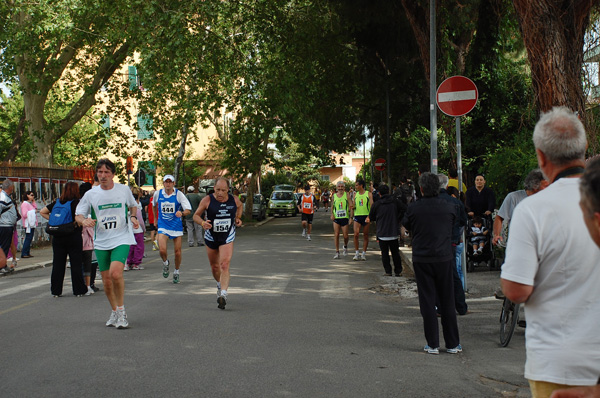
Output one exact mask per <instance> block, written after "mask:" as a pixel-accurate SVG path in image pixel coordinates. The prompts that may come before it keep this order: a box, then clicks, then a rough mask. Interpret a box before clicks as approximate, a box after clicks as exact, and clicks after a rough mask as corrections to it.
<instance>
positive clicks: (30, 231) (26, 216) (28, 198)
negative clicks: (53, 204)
mask: <svg viewBox="0 0 600 398" xmlns="http://www.w3.org/2000/svg"><path fill="white" fill-rule="evenodd" d="M36 210H37V204H36V203H35V194H34V193H33V191H27V192H25V200H24V201H23V203H21V217H22V221H23V230H24V231H25V240H24V241H23V248H22V249H21V258H31V257H33V256H32V255H31V242H32V241H33V235H34V234H35V227H37V217H36V214H35V212H36Z"/></svg>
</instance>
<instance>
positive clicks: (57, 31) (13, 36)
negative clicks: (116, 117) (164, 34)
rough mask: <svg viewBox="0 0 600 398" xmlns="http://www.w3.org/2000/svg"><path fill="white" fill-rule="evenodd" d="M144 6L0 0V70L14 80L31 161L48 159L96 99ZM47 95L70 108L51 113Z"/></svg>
mask: <svg viewBox="0 0 600 398" xmlns="http://www.w3.org/2000/svg"><path fill="white" fill-rule="evenodd" d="M147 8H148V2H147V1H141V0H140V1H138V0H116V1H111V2H98V1H92V0H57V1H52V2H48V1H43V2H29V1H22V0H8V1H3V2H0V15H2V19H1V20H0V48H2V52H0V78H1V80H2V81H18V83H19V85H20V89H21V92H22V94H23V104H24V110H25V117H26V121H27V129H28V133H29V138H30V139H31V141H32V143H33V149H34V153H33V154H32V159H33V160H34V161H36V162H41V163H51V162H52V161H53V160H54V159H53V151H54V150H55V145H56V143H57V142H58V141H59V139H60V138H61V137H63V136H64V135H65V134H67V132H68V131H69V130H70V129H71V128H72V127H73V126H74V125H75V124H76V123H77V122H78V121H79V120H81V119H82V118H83V117H85V116H86V114H87V113H88V111H89V110H90V109H91V107H92V106H94V105H95V103H96V98H95V95H96V93H97V92H98V90H99V89H100V88H101V87H102V86H103V85H104V84H106V83H107V82H108V80H109V79H110V77H111V76H112V75H113V73H114V72H115V71H116V69H117V68H118V67H119V66H120V65H121V63H122V62H123V60H124V59H125V58H126V57H127V56H128V55H131V54H132V51H133V48H134V47H135V43H136V41H137V40H139V39H140V38H141V32H143V31H144V29H146V30H148V29H149V28H150V27H149V26H148V24H144V23H140V22H139V15H140V14H139V13H141V14H144V11H145V10H146V9H147ZM63 92H70V93H76V94H75V95H72V96H68V97H61V95H60V94H61V93H63ZM51 98H53V99H54V100H55V101H59V103H58V104H57V105H58V106H59V107H60V108H61V109H68V112H66V113H62V112H61V113H59V114H54V115H53V114H50V112H49V111H48V106H47V105H48V101H50V99H51ZM59 115H60V117H59ZM53 116H54V117H53Z"/></svg>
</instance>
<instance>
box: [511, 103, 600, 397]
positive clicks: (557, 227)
mask: <svg viewBox="0 0 600 398" xmlns="http://www.w3.org/2000/svg"><path fill="white" fill-rule="evenodd" d="M533 142H534V144H535V148H536V154H537V158H538V164H539V166H540V169H541V170H542V172H543V173H544V175H545V176H546V178H547V180H548V181H550V182H551V184H550V186H549V187H548V188H546V189H544V190H543V191H541V192H539V193H537V194H535V195H532V196H528V197H527V198H525V199H523V200H522V201H521V202H520V203H519V205H518V206H517V207H516V208H515V211H514V213H513V217H512V221H511V230H510V239H509V240H508V245H507V249H506V261H505V263H504V265H503V266H502V274H501V284H502V290H503V291H504V294H505V295H506V297H508V298H509V299H510V300H511V301H513V302H516V303H525V315H526V317H527V329H526V349H527V361H526V363H525V377H526V378H527V379H528V380H529V385H530V387H531V393H532V396H533V397H534V398H535V397H548V396H549V395H550V394H551V393H552V391H554V390H556V389H559V388H565V387H570V386H590V385H594V384H596V382H597V380H598V375H600V333H598V328H597V325H598V322H597V319H600V295H599V294H598V286H600V266H598V259H599V258H600V249H598V247H597V246H596V245H595V244H594V242H593V241H592V239H591V238H590V236H589V234H588V233H587V232H586V231H585V227H584V223H583V217H582V213H581V209H580V207H579V200H580V193H579V177H580V176H581V174H582V173H583V171H584V168H583V167H584V164H585V163H584V156H585V151H586V147H587V140H586V135H585V130H584V127H583V124H582V123H581V122H580V121H579V119H578V118H577V116H576V115H575V114H574V113H573V112H571V111H570V110H568V109H566V108H563V107H561V108H553V109H552V110H551V111H550V112H548V113H545V114H543V115H542V116H541V118H540V120H539V122H538V123H537V124H536V126H535V129H534V132H533Z"/></svg>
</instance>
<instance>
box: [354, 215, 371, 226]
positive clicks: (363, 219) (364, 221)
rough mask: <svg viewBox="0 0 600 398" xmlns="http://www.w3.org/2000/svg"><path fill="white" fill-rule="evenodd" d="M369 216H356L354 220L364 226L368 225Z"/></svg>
mask: <svg viewBox="0 0 600 398" xmlns="http://www.w3.org/2000/svg"><path fill="white" fill-rule="evenodd" d="M367 217H368V216H354V222H357V223H359V224H360V225H362V226H363V227H364V226H365V225H367Z"/></svg>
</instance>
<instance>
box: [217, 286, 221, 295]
mask: <svg viewBox="0 0 600 398" xmlns="http://www.w3.org/2000/svg"><path fill="white" fill-rule="evenodd" d="M219 297H221V288H220V287H219V286H217V298H219Z"/></svg>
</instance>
